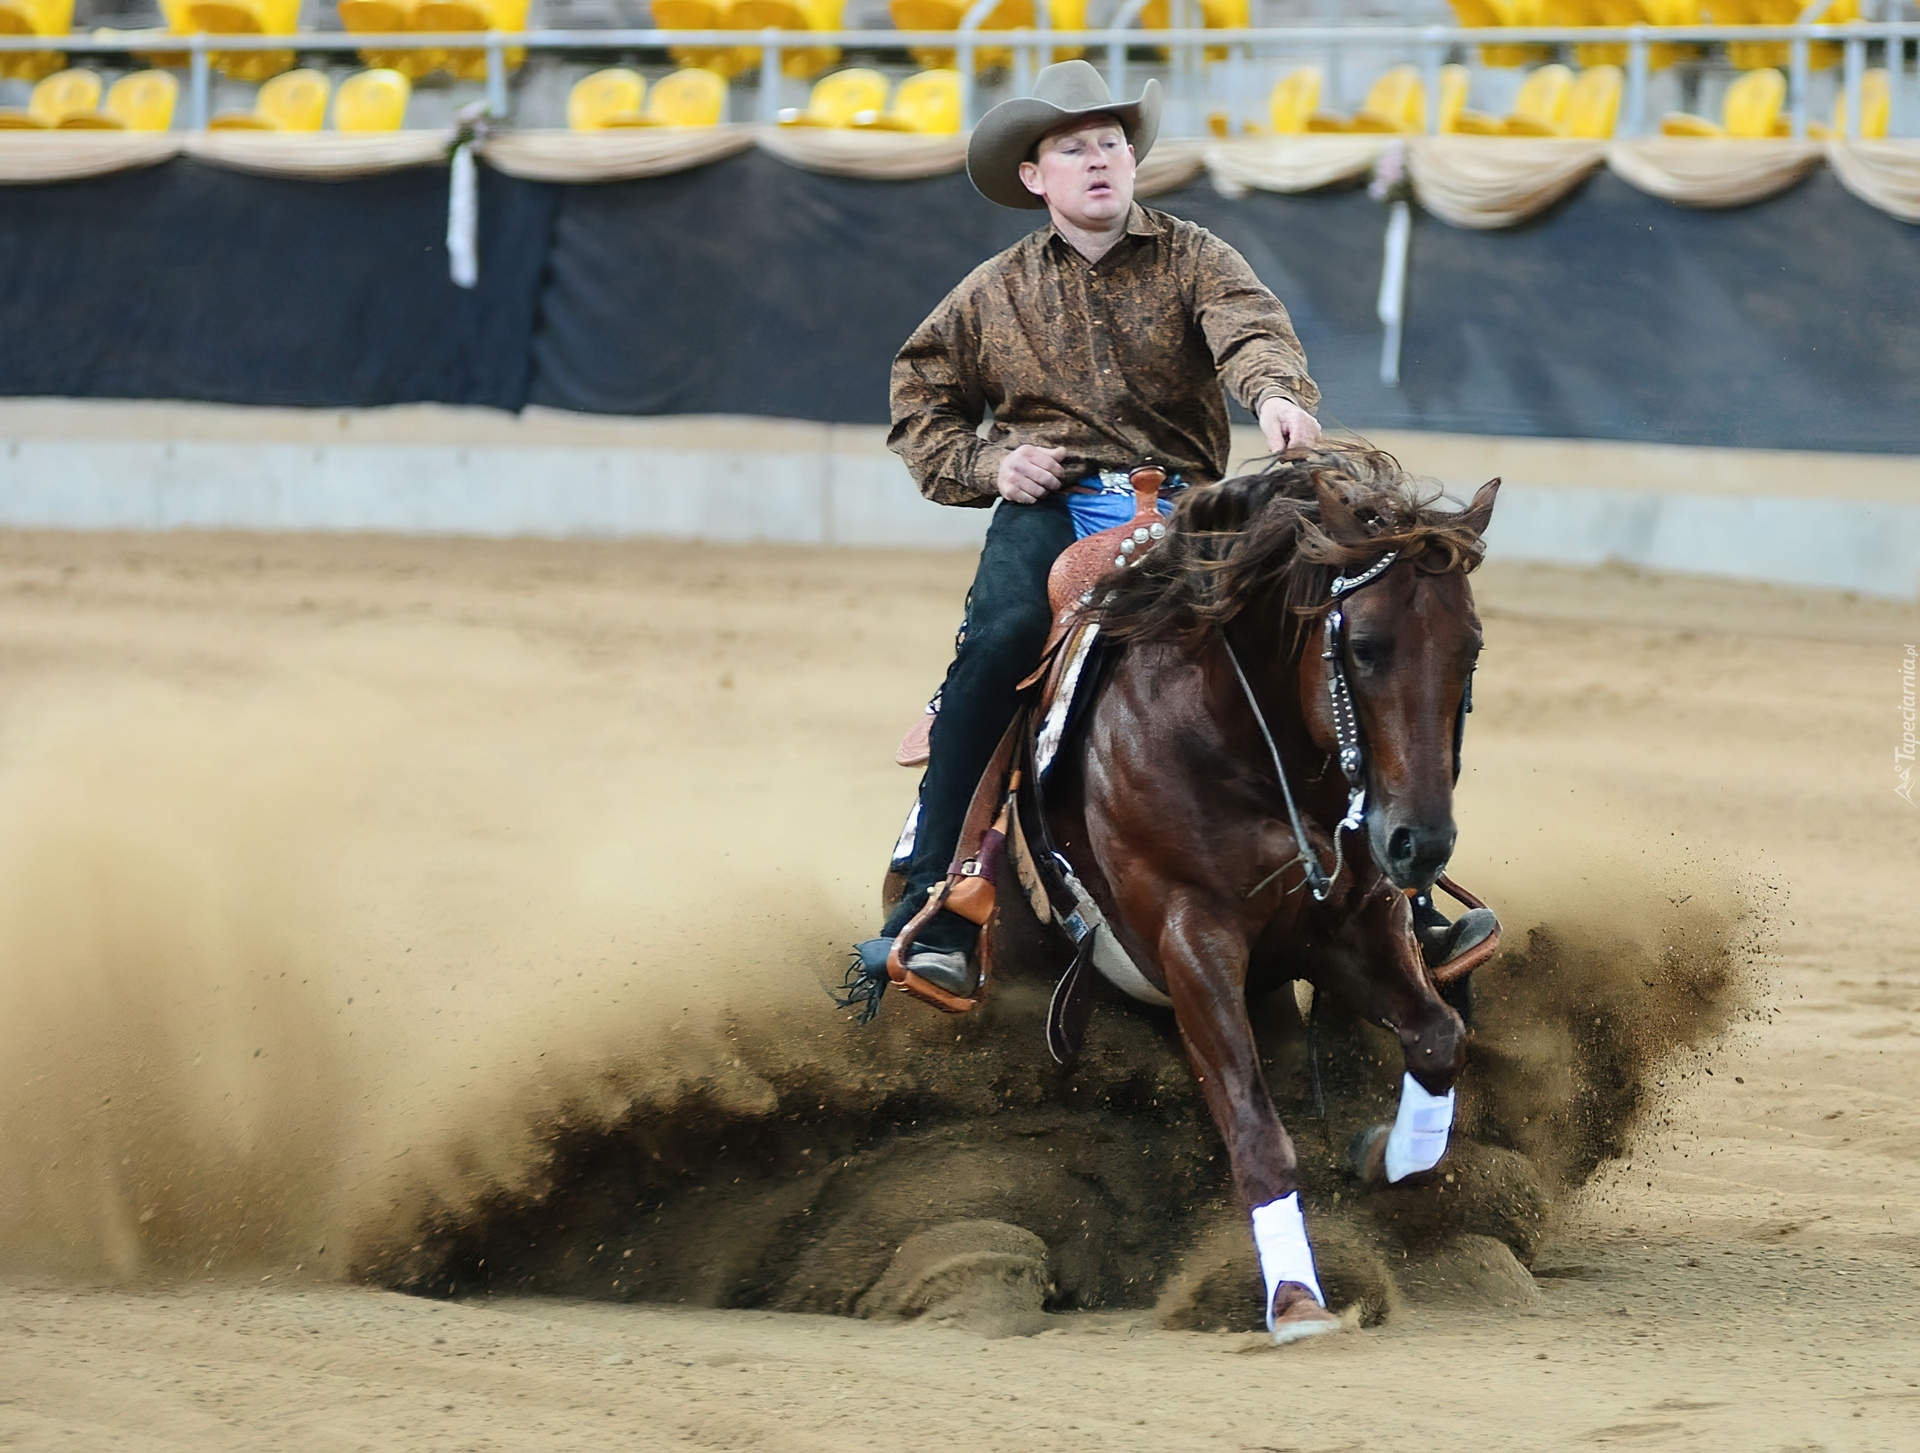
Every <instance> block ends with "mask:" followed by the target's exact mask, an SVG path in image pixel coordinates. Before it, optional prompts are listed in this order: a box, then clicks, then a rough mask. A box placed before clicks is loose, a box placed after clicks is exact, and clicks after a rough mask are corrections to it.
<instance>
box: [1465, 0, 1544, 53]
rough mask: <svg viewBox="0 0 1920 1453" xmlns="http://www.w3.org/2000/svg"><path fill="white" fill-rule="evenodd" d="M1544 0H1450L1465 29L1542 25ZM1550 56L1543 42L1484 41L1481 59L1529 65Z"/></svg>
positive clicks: (1499, 28) (1481, 48)
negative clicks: (1500, 42)
mask: <svg viewBox="0 0 1920 1453" xmlns="http://www.w3.org/2000/svg"><path fill="white" fill-rule="evenodd" d="M1545 11H1546V5H1545V0H1453V13H1454V15H1455V16H1456V17H1457V18H1458V19H1459V21H1460V25H1461V27H1462V28H1463V29H1466V30H1502V29H1511V28H1512V27H1513V26H1516V25H1544V24H1545V23H1546V13H1545ZM1552 59H1553V47H1552V46H1545V45H1512V44H1507V45H1483V46H1481V47H1480V60H1481V63H1482V64H1483V65H1489V66H1495V67H1502V68H1504V67H1507V66H1524V65H1531V64H1532V63H1534V62H1535V61H1548V60H1552Z"/></svg>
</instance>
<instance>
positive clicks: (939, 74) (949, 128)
mask: <svg viewBox="0 0 1920 1453" xmlns="http://www.w3.org/2000/svg"><path fill="white" fill-rule="evenodd" d="M853 124H854V125H855V126H858V127H861V128H862V129H865V130H872V131H913V132H918V133H919V134H921V135H923V136H955V135H958V134H959V131H960V72H958V71H953V70H938V71H921V72H920V73H919V74H918V75H913V76H908V77H907V78H906V80H904V81H902V82H901V83H900V87H899V89H898V90H896V91H895V92H894V93H893V104H892V105H891V106H889V107H888V108H887V109H886V110H885V111H882V112H873V111H862V112H860V113H859V114H858V115H857V116H855V117H854V119H853Z"/></svg>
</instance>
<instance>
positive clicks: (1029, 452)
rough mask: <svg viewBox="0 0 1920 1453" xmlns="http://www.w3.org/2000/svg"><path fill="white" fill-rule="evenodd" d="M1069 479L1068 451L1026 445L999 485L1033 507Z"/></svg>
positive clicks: (1003, 470)
mask: <svg viewBox="0 0 1920 1453" xmlns="http://www.w3.org/2000/svg"><path fill="white" fill-rule="evenodd" d="M1296 412H1297V411H1296ZM1066 478H1067V451H1066V450H1064V449H1056V448H1047V447H1043V446H1041V445H1038V444H1022V445H1021V446H1020V447H1019V448H1018V449H1016V450H1014V451H1013V453H1011V454H1009V455H1008V456H1007V457H1006V458H1005V459H1002V460H1001V461H1000V477H999V478H998V479H997V480H996V481H995V483H996V484H997V485H998V487H999V490H1000V498H1002V499H1010V500H1012V501H1013V502H1014V503H1015V504H1017V505H1030V504H1038V503H1039V502H1040V501H1041V500H1043V499H1045V498H1046V497H1047V496H1048V495H1049V494H1051V493H1052V492H1053V491H1054V490H1056V489H1058V488H1060V486H1061V485H1062V484H1064V483H1066Z"/></svg>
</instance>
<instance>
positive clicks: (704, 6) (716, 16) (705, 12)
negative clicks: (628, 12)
mask: <svg viewBox="0 0 1920 1453" xmlns="http://www.w3.org/2000/svg"><path fill="white" fill-rule="evenodd" d="M652 8H653V23H654V24H655V25H657V26H659V27H660V28H661V29H662V30H731V29H734V28H736V27H735V26H734V24H733V19H732V14H731V12H732V9H733V0H653V7H652ZM667 54H668V55H670V56H672V57H673V59H674V63H675V64H676V65H680V66H684V67H686V68H688V69H694V70H707V71H712V72H713V73H714V74H715V75H717V76H719V77H721V78H722V79H724V80H732V79H733V77H735V76H737V75H739V74H740V73H741V72H742V71H750V70H753V69H754V68H755V67H757V66H758V65H759V64H760V51H759V48H758V47H756V46H750V45H734V46H726V47H724V48H716V47H713V46H694V45H676V46H673V47H671V48H669V50H668V51H667Z"/></svg>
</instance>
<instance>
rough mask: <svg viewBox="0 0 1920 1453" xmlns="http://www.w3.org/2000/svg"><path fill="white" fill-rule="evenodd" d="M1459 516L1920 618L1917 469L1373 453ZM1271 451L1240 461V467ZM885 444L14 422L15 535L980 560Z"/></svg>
mask: <svg viewBox="0 0 1920 1453" xmlns="http://www.w3.org/2000/svg"><path fill="white" fill-rule="evenodd" d="M1376 442H1377V443H1380V444H1381V445H1383V446H1384V447H1386V448H1388V449H1391V450H1392V451H1393V452H1394V453H1396V454H1397V455H1399V457H1400V458H1401V460H1402V461H1403V462H1404V463H1406V464H1407V465H1408V466H1409V467H1410V468H1412V469H1413V470H1415V471H1416V472H1418V473H1421V474H1423V475H1428V476H1431V477H1434V478H1436V479H1439V480H1440V481H1442V482H1443V483H1445V484H1446V485H1447V486H1448V488H1449V489H1450V490H1452V491H1453V492H1454V493H1456V494H1459V495H1461V496H1463V497H1464V496H1465V495H1466V494H1468V493H1470V492H1471V490H1472V489H1473V488H1474V486H1475V485H1477V484H1478V483H1480V482H1481V481H1482V480H1484V479H1486V478H1489V477H1491V476H1494V475H1500V476H1503V477H1504V478H1505V479H1506V481H1507V483H1506V486H1505V488H1504V489H1503V491H1502V494H1501V503H1500V507H1499V510H1498V512H1497V513H1496V515H1495V518H1494V525H1493V529H1492V531H1491V533H1490V537H1489V544H1490V547H1491V549H1492V551H1493V553H1494V555H1495V557H1496V558H1505V559H1514V560H1534V561H1546V562H1559V563H1566V564H1575V565H1596V564H1601V563H1603V562H1606V561H1620V562H1623V563H1627V564H1631V565H1637V566H1642V567H1645V568H1648V569H1654V570H1672V571H1682V572H1687V573H1694V574H1706V575H1726V576H1735V577H1742V578H1750V579H1761V580H1774V581H1779V582H1782V583H1788V584H1796V585H1812V586H1824V587H1830V588H1834V589H1841V590H1854V591H1859V592H1861V593H1863V594H1871V595H1880V596H1888V597H1894V598H1913V597H1914V596H1915V595H1916V592H1917V591H1920V459H1912V458H1893V457H1887V456H1872V455H1866V456H1863V455H1818V454H1798V453H1788V452H1783V451H1763V450H1734V449H1690V448H1678V447H1667V446H1659V445H1646V444H1616V443H1606V442H1596V441H1582V440H1572V441H1569V440H1536V439H1496V438H1479V437H1473V436H1464V435H1440V434H1392V435H1385V434H1383V435H1381V436H1378V438H1377V439H1376ZM1259 450H1260V445H1259V440H1258V437H1257V435H1255V434H1253V433H1252V431H1246V432H1245V433H1244V434H1243V435H1242V436H1240V437H1238V438H1237V439H1236V450H1235V458H1236V460H1240V459H1247V458H1252V457H1254V456H1255V455H1257V454H1258V452H1259ZM986 519H987V512H985V511H981V510H961V509H945V508H940V507H938V506H934V505H930V504H927V503H926V502H925V501H923V500H921V499H920V498H919V496H918V495H917V494H916V493H915V491H914V489H913V486H912V484H911V482H910V481H909V480H908V479H907V477H906V473H905V470H904V469H903V468H902V467H901V465H900V463H899V461H898V460H897V459H895V458H894V456H893V455H891V454H890V453H888V452H887V449H886V446H885V438H884V431H882V430H880V429H877V428H865V427H853V426H844V425H825V424H808V423H799V422H790V421H784V420H769V419H755V418H700V419H609V418H600V417H588V416H580V415H571V414H561V413H555V412H552V411H546V410H530V411H529V412H528V413H526V414H524V415H521V416H518V417H513V416H507V415H502V414H495V413H489V412H485V411H479V410H460V409H447V408H440V407H434V406H419V407H408V408H396V409H381V410H368V411H362V412H347V413H341V412H323V411H300V410H283V409H241V408H226V407H221V406H217V405H204V404H159V403H97V402H78V401H69V400H36V401H18V400H16V401H9V402H5V403H0V526H14V527H27V528H54V529H113V530H167V529H244V530H342V531H378V532H396V533H429V534H465V535H492V536H513V535H529V536H540V537H548V538H567V537H608V536H624V535H637V534H652V535H663V536H668V537H675V538H683V539H704V540H713V541H725V542H736V543H745V542H752V541H770V542H782V543H799V544H822V545H848V546H913V547H924V548H943V547H968V546H971V545H974V544H976V543H977V542H978V540H979V538H980V535H981V533H982V532H983V531H984V529H985V527H986Z"/></svg>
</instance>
